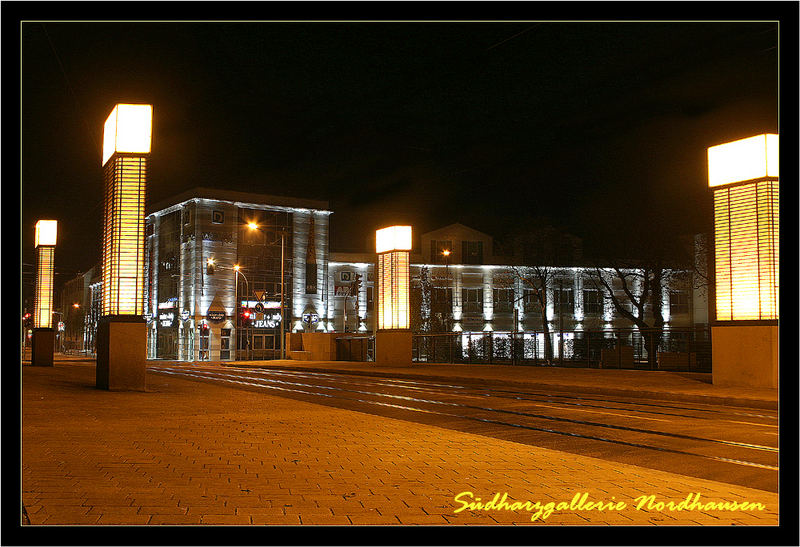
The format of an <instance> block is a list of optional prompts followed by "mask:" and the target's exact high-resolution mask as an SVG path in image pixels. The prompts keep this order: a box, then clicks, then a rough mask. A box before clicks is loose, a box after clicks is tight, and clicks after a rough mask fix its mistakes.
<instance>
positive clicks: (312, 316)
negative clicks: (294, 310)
mask: <svg viewBox="0 0 800 547" xmlns="http://www.w3.org/2000/svg"><path fill="white" fill-rule="evenodd" d="M303 323H309V324H311V325H315V324H317V323H319V315H318V314H316V313H304V314H303Z"/></svg>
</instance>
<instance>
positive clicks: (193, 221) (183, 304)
mask: <svg viewBox="0 0 800 547" xmlns="http://www.w3.org/2000/svg"><path fill="white" fill-rule="evenodd" d="M327 207H328V205H327V203H326V202H318V201H310V200H302V199H293V198H284V197H276V196H268V195H262V194H245V193H236V192H230V191H226V190H215V189H205V188H198V189H194V190H190V191H188V192H185V193H183V194H181V195H179V196H176V197H174V198H172V199H169V200H166V201H165V202H162V203H160V204H156V205H155V206H154V207H153V208H152V209H153V212H152V213H150V214H149V215H148V217H147V229H146V233H147V238H146V249H145V252H146V262H145V287H146V291H145V293H146V298H145V316H146V317H147V320H148V353H147V354H148V357H149V358H150V359H179V360H201V358H202V360H205V359H208V360H234V359H236V357H237V354H236V351H235V349H236V346H237V345H238V346H239V348H240V349H239V350H238V358H239V359H240V360H244V359H247V358H248V356H249V358H252V359H269V358H273V357H276V356H277V348H278V347H279V344H278V340H277V336H278V334H279V327H278V319H279V317H280V315H279V311H278V310H279V301H280V296H279V292H280V285H279V284H280V273H279V265H280V264H279V262H280V260H279V257H280V238H279V237H277V236H276V235H275V231H273V230H268V231H266V232H264V231H261V230H259V231H257V232H255V231H252V230H251V229H250V228H249V226H248V225H249V224H250V223H251V222H252V223H253V224H256V225H257V226H263V227H265V226H268V225H270V224H269V223H272V224H271V225H281V226H285V227H286V228H287V232H288V234H289V235H288V236H287V238H286V252H285V268H284V269H285V280H284V281H285V287H286V291H285V292H286V294H285V310H286V312H285V321H284V325H285V327H284V328H285V330H286V331H287V332H288V331H291V332H349V333H363V334H371V333H373V332H374V331H375V330H377V327H378V325H377V324H376V322H375V321H374V319H375V312H374V310H375V306H376V304H377V294H378V293H377V290H376V289H377V287H376V283H375V279H376V278H375V272H376V269H377V264H378V262H377V257H376V253H370V252H366V253H344V252H329V247H328V229H329V219H330V214H331V212H330V211H329V210H328V209H327ZM275 219H277V220H275ZM312 219H313V225H312ZM270 234H272V235H270ZM309 234H313V235H312V237H309ZM419 242H420V243H421V245H420V247H419V249H417V250H412V251H410V252H409V253H408V260H409V266H408V270H409V306H408V310H409V316H410V317H409V326H408V328H409V329H410V330H411V331H413V332H425V329H426V328H427V329H428V330H429V331H432V332H459V331H460V332H465V333H466V332H472V333H481V332H486V331H494V332H508V331H512V330H513V329H514V318H515V316H516V318H517V321H518V324H517V328H518V330H524V331H537V330H541V328H542V325H541V315H540V313H539V309H538V305H537V304H536V302H535V300H534V298H533V295H532V294H531V292H530V289H528V288H527V287H525V286H524V285H523V284H522V283H521V282H515V283H514V284H513V285H512V286H509V285H508V283H507V279H506V278H507V276H506V275H505V274H506V272H507V270H508V268H509V267H510V265H512V264H514V258H513V257H507V256H500V255H497V254H495V252H494V243H493V239H492V237H491V236H489V235H488V234H485V233H482V232H479V231H477V230H474V229H472V228H469V227H467V226H464V225H461V224H453V225H450V226H446V227H443V228H441V229H438V230H434V231H431V232H428V233H423V234H421V236H420V238H419ZM561 243H563V244H564V245H567V246H577V245H578V244H577V242H575V241H567V242H561ZM443 250H450V251H451V252H450V254H449V255H448V256H447V257H445V256H444V255H443V254H442V251H443ZM573 254H574V253H573ZM209 258H212V259H213V261H214V267H213V273H209V265H208V259H209ZM579 259H580V255H579V254H578V255H575V260H579ZM236 264H239V265H240V267H241V270H240V271H241V273H240V274H236V273H235V272H234V271H233V269H232V267H233V266H234V265H236ZM312 272H313V273H312ZM591 273H592V270H591V268H588V267H581V266H573V265H570V266H564V267H560V268H555V269H554V276H553V281H552V284H551V286H550V287H548V310H547V317H548V322H549V326H550V328H551V330H552V331H554V332H555V331H558V330H563V331H565V334H564V337H565V340H566V339H569V337H570V336H572V334H570V333H569V332H567V331H576V330H581V329H584V330H595V329H608V328H630V327H631V324H630V322H629V321H628V320H627V319H624V318H623V317H621V316H620V315H619V314H618V313H616V311H615V310H614V308H613V305H612V304H611V303H610V301H609V300H607V299H604V298H603V295H602V294H601V293H600V291H598V290H597V289H596V288H595V287H594V286H593V284H592V283H591V281H590V278H591ZM237 275H238V283H237V279H236V277H237ZM96 281H97V278H96V277H95V278H94V279H93V281H92V282H91V283H90V284H89V298H88V302H87V304H86V314H87V320H86V324H87V332H86V333H85V335H84V336H85V339H86V348H87V349H91V347H92V344H93V332H94V331H93V329H92V325H93V323H95V322H96V316H97V311H96V309H97V306H98V297H97V295H98V294H99V292H100V289H99V288H100V284H99V283H97V282H96ZM237 285H238V286H237ZM424 285H425V286H427V289H424V288H423V286H424ZM237 288H238V293H239V302H240V304H241V306H242V308H241V309H245V308H246V309H248V310H249V311H250V313H251V314H252V315H251V317H252V322H251V325H250V326H245V325H242V324H241V323H240V324H239V325H238V334H239V339H238V342H239V343H238V344H237V338H236V335H237V320H236V317H235V315H234V310H235V303H236V298H235V296H234V294H235V292H236V289H237ZM614 288H615V291H616V292H618V293H619V295H620V297H621V298H624V297H623V296H622V294H623V291H622V287H621V286H619V285H617V284H616V283H615V285H614ZM262 291H263V295H261V293H262ZM255 293H258V295H261V296H262V299H261V302H262V304H263V305H264V312H258V311H256V304H257V303H258V299H257V295H256V294H255ZM345 307H346V313H345ZM706 307H707V304H706V302H705V300H704V299H701V298H698V296H697V295H695V294H693V283H692V281H691V277H688V278H686V279H685V280H682V281H679V280H677V279H672V280H671V281H670V282H669V283H668V284H666V285H665V286H664V287H663V295H662V313H663V315H664V318H665V321H666V325H667V326H668V327H679V328H680V327H693V326H695V325H698V326H705V325H704V324H705V323H706V322H707V318H706V317H707V316H706V313H705V309H706ZM419 308H424V309H425V313H426V315H428V316H429V317H430V321H429V323H428V324H427V325H423V324H421V322H420V321H419V319H418V316H419V315H420V310H419ZM701 312H702V313H701ZM93 318H95V319H93ZM203 325H207V326H208V328H207V329H205V328H203ZM248 342H249V346H248V345H246V344H247V343H248ZM248 349H249V353H248Z"/></svg>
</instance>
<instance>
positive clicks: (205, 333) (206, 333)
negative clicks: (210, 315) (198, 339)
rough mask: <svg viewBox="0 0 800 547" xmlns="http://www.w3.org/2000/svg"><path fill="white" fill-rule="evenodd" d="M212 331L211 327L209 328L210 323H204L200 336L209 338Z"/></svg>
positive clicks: (201, 326)
mask: <svg viewBox="0 0 800 547" xmlns="http://www.w3.org/2000/svg"><path fill="white" fill-rule="evenodd" d="M209 330H211V327H209V326H208V323H203V324H202V325H200V334H201V335H202V336H208V331H209Z"/></svg>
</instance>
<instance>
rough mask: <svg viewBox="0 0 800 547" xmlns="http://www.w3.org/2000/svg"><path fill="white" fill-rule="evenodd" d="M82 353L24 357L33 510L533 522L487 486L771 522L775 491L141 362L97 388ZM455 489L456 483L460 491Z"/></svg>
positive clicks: (63, 514) (699, 518)
mask: <svg viewBox="0 0 800 547" xmlns="http://www.w3.org/2000/svg"><path fill="white" fill-rule="evenodd" d="M94 374H95V371H94V367H93V366H90V365H86V364H78V363H65V362H62V363H57V364H56V366H55V367H54V368H38V367H28V366H26V367H23V373H22V381H23V385H22V412H23V431H22V433H23V435H22V442H23V446H22V448H23V451H22V464H23V465H22V491H23V504H24V506H25V510H26V512H27V515H28V517H29V519H30V524H32V525H41V524H45V525H50V524H78V525H102V524H126V525H157V524H189V525H198V524H225V525H264V524H277V525H300V524H303V525H306V524H312V525H376V524H377V525H447V524H456V525H462V524H484V525H485V524H498V523H499V524H536V525H542V521H541V520H537V521H536V522H533V523H532V522H531V512H530V511H528V510H524V509H522V510H517V511H506V510H502V511H478V510H475V511H470V510H464V511H461V512H459V513H455V512H454V511H455V510H456V509H458V508H459V507H460V506H461V504H459V503H457V502H456V501H455V499H454V498H455V497H456V495H458V494H459V493H461V492H465V491H470V492H472V493H473V495H474V497H475V498H477V497H480V498H482V501H484V502H486V501H489V500H490V499H491V498H492V497H493V496H494V494H495V493H497V492H499V493H501V494H502V493H504V492H507V493H508V498H509V501H521V502H525V501H530V502H534V503H535V502H537V501H540V502H541V503H542V504H543V505H544V504H546V503H548V502H556V503H558V502H562V501H566V502H569V501H570V500H571V499H572V498H573V496H574V495H575V494H576V493H583V492H587V493H588V495H589V498H590V500H591V501H603V502H609V501H612V498H613V501H626V502H627V503H628V507H627V509H625V510H619V511H596V510H595V511H580V510H562V511H557V510H556V511H553V512H552V514H551V515H550V516H549V518H547V519H546V520H545V521H544V525H576V524H593V525H606V524H612V525H660V524H667V525H694V524H703V525H730V524H748V525H752V524H755V525H777V524H778V495H777V494H774V493H770V492H765V491H761V490H755V489H749V488H744V487H739V486H733V485H728V484H723V483H719V482H712V481H708V480H702V479H695V478H691V477H686V476H681V475H675V474H670V473H666V472H660V471H653V470H649V469H644V468H639V467H635V466H630V465H624V464H619V463H613V462H608V461H604V460H600V459H595V458H589V457H582V456H576V455H571V454H567V453H562V452H558V451H553V450H546V449H542V448H537V447H532V446H527V445H522V444H517V443H513V442H508V441H503V440H498V439H494V438H490V437H483V436H478V435H473V434H468V433H461V432H458V431H451V430H448V429H443V428H439V427H432V426H427V425H421V424H415V423H410V422H406V421H401V420H396V419H391V418H384V417H378V416H372V415H369V414H364V413H359V412H354V411H349V410H340V409H336V408H331V407H326V406H321V405H315V404H311V403H306V402H302V401H297V400H291V399H286V398H280V397H275V396H271V395H267V394H264V393H259V392H255V391H247V390H240V389H235V388H231V387H225V386H220V385H215V384H209V383H202V382H193V381H188V380H184V379H179V378H173V377H167V376H163V375H156V374H152V373H150V374H148V390H149V392H147V393H135V392H107V391H101V390H97V389H95V388H94V377H95V376H94ZM696 492H699V493H700V494H701V496H702V499H703V500H704V501H737V502H741V501H746V502H755V503H760V504H763V505H764V507H765V508H764V510H763V511H757V510H752V511H719V510H717V511H714V510H692V511H680V512H679V511H672V512H670V511H668V510H661V511H659V510H655V509H653V510H650V511H645V510H636V509H635V508H634V505H635V501H634V500H635V498H637V497H639V496H642V495H649V494H655V495H656V496H657V498H658V499H659V501H674V502H680V501H683V500H684V499H685V498H686V496H687V495H689V494H692V493H696ZM462 499H466V498H462Z"/></svg>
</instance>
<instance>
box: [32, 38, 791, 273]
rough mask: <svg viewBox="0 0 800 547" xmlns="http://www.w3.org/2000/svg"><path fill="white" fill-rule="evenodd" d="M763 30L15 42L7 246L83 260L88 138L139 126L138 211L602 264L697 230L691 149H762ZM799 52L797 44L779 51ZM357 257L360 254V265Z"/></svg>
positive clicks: (91, 252)
mask: <svg viewBox="0 0 800 547" xmlns="http://www.w3.org/2000/svg"><path fill="white" fill-rule="evenodd" d="M777 29H778V24H777V23H769V22H767V23H763V22H761V23H748V22H735V23H680V22H676V23H642V22H631V23H548V22H542V23H536V22H503V23H488V22H487V23H321V22H320V23H195V24H188V23H58V22H49V23H44V24H42V23H38V22H30V23H23V25H22V40H21V46H22V73H21V74H22V147H23V155H22V160H23V161H22V226H21V228H22V236H23V237H22V244H23V263H29V264H30V263H33V248H32V246H33V226H34V223H35V222H36V220H38V219H40V218H55V219H57V220H59V231H60V233H59V238H60V241H59V246H58V249H57V251H56V264H57V269H58V271H60V272H64V273H63V275H65V276H66V275H69V274H70V273H75V272H77V271H84V270H86V269H88V268H89V267H91V266H92V265H93V264H94V263H95V262H96V261H97V260H99V257H100V243H99V241H100V216H101V212H102V211H101V209H102V206H101V201H100V196H101V190H102V176H101V166H100V159H101V158H100V155H101V141H102V128H103V122H104V121H105V118H106V117H107V115H108V113H109V112H110V110H111V108H112V107H113V105H114V104H116V103H117V102H148V103H152V104H153V105H154V135H153V154H152V163H151V178H150V182H149V189H148V202H149V203H154V202H157V201H160V200H162V199H164V198H168V197H170V196H171V195H173V194H176V193H178V192H181V191H184V190H186V189H189V188H191V187H194V186H201V185H202V186H211V187H217V188H229V189H232V190H243V191H253V192H262V193H268V194H278V195H293V196H298V197H308V198H317V199H324V200H328V201H329V202H330V207H331V209H332V210H333V211H334V215H333V217H332V245H333V249H334V250H343V251H344V250H359V248H360V247H363V246H364V243H365V241H366V240H367V238H368V237H369V235H370V234H371V232H372V230H374V229H375V228H377V227H380V226H379V224H385V223H387V222H395V221H400V222H409V223H412V224H413V226H414V228H415V231H416V232H417V233H420V232H423V231H428V230H430V229H434V228H437V227H440V226H443V225H446V224H448V223H451V222H461V223H464V224H467V225H470V226H473V227H475V228H477V229H480V230H483V231H487V232H489V233H492V234H493V235H496V236H500V237H501V236H503V235H504V234H506V233H508V232H510V231H513V230H516V229H518V228H519V227H520V226H524V225H525V223H526V222H527V221H529V220H530V219H531V218H533V217H537V216H543V217H546V218H547V219H549V221H550V222H552V223H554V224H556V225H558V226H561V227H562V228H564V229H565V230H567V231H569V232H572V233H574V234H575V235H578V236H580V237H582V238H584V240H585V244H586V246H587V249H591V250H595V251H601V250H603V249H604V248H606V247H608V248H609V249H611V248H614V249H619V248H625V247H626V246H628V245H632V246H635V245H636V244H639V243H641V242H642V241H643V240H644V239H646V234H649V233H658V234H660V235H662V236H663V235H664V234H667V235H673V234H674V235H679V234H682V233H694V232H699V231H703V230H707V229H708V227H709V226H710V224H709V222H710V218H711V217H710V215H711V211H712V208H711V202H710V195H709V192H708V189H707V179H706V174H707V173H706V163H705V161H706V155H705V154H706V148H707V147H709V146H712V145H714V144H719V143H722V142H726V141H729V140H733V139H737V138H742V137H746V136H750V135H754V134H757V133H763V132H777V130H778V115H777V110H778V100H777V97H778V91H777V89H778V48H777V46H778V32H777ZM795 45H796V44H795ZM364 250H366V249H364Z"/></svg>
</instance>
